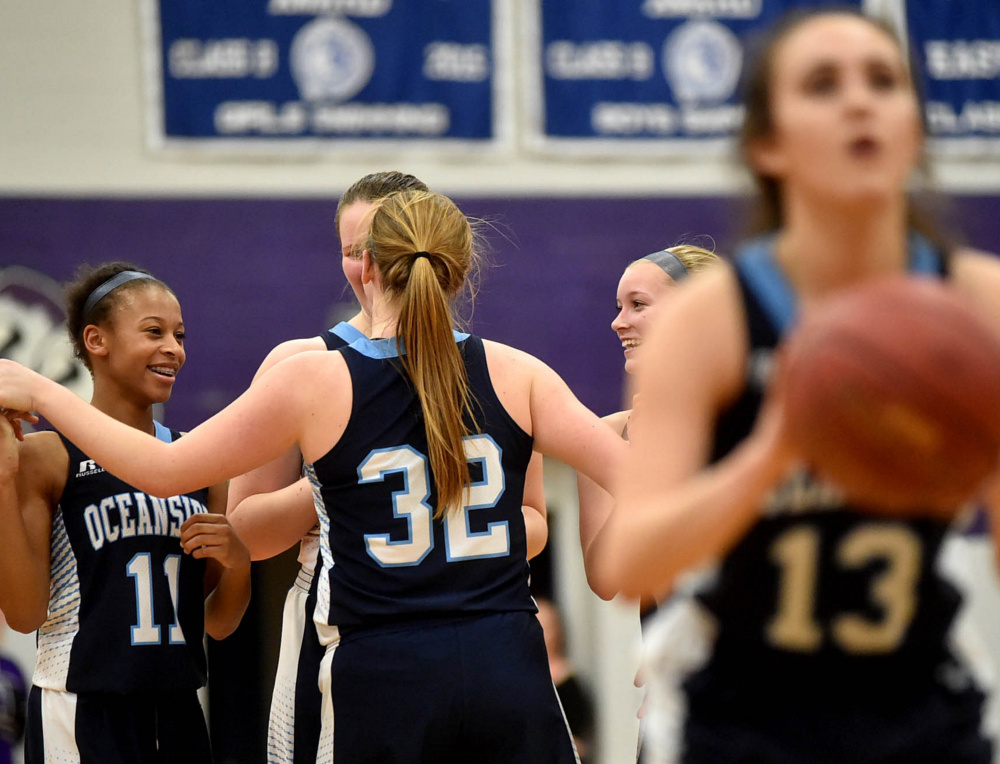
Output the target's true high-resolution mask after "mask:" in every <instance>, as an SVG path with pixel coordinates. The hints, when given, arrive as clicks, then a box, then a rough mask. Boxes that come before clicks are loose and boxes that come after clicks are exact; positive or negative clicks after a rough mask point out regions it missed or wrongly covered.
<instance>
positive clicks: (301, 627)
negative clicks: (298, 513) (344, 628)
mask: <svg viewBox="0 0 1000 764" xmlns="http://www.w3.org/2000/svg"><path fill="white" fill-rule="evenodd" d="M313 581H314V579H313V578H312V577H311V576H310V575H309V574H308V573H307V572H306V571H301V570H300V571H299V575H298V577H297V578H296V580H295V583H294V584H293V585H292V587H291V589H289V590H288V596H287V597H286V598H285V610H284V616H283V617H282V620H281V649H280V651H279V653H278V670H277V673H276V675H275V678H274V693H273V694H272V696H271V713H270V718H269V720H268V728H267V760H268V762H271V763H272V764H278V763H279V762H280V763H282V764H283V763H284V762H293V764H307V763H308V764H314V763H315V761H316V749H317V746H318V745H319V734H320V708H321V705H322V701H323V698H322V695H321V694H320V691H319V667H320V662H321V661H322V660H323V654H324V653H325V652H326V649H325V648H324V647H323V645H321V644H320V643H319V636H318V635H317V634H316V623H315V622H314V621H313V612H314V611H315V610H316V586H315V584H312V582H313Z"/></svg>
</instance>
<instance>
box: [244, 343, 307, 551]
mask: <svg viewBox="0 0 1000 764" xmlns="http://www.w3.org/2000/svg"><path fill="white" fill-rule="evenodd" d="M310 350H326V345H325V344H324V343H323V341H322V340H321V339H319V338H318V337H311V338H308V339H298V340H289V341H288V342H282V343H281V344H280V345H278V346H277V347H275V348H274V349H273V350H272V351H271V352H270V353H268V354H267V357H266V358H265V359H264V361H263V362H262V363H261V365H260V368H259V369H257V373H256V374H254V378H253V381H252V382H251V383H250V384H251V386H253V385H255V384H257V383H258V381H259V380H260V378H261V377H263V376H264V374H266V373H267V372H268V371H269V370H271V369H272V368H274V367H275V366H277V365H278V364H279V363H281V362H282V361H284V360H286V359H288V358H291V357H292V356H294V355H298V354H299V353H305V352H307V351H310ZM301 467H302V454H301V452H300V451H299V448H298V446H292V447H291V448H290V449H288V450H287V451H286V452H285V453H283V454H281V455H280V456H279V457H278V458H277V459H274V460H273V461H270V462H268V463H267V464H264V465H262V466H260V467H257V468H256V469H253V470H250V472H248V473H246V474H244V475H239V476H238V477H235V478H233V479H232V480H231V481H230V482H229V504H228V508H227V512H231V511H232V510H233V509H234V508H235V507H236V506H237V505H238V504H239V503H240V502H242V501H243V500H244V499H246V498H247V497H248V496H253V495H254V494H259V493H270V492H271V491H277V490H279V489H282V488H285V487H287V486H290V485H292V484H293V483H295V482H296V481H297V480H298V479H299V477H300V476H301ZM268 556H270V555H268ZM255 559H259V558H257V557H256V555H255Z"/></svg>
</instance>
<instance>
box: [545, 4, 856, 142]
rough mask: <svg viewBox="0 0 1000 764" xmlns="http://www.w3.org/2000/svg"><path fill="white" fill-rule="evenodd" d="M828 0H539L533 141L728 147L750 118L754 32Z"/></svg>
mask: <svg viewBox="0 0 1000 764" xmlns="http://www.w3.org/2000/svg"><path fill="white" fill-rule="evenodd" d="M820 4H823V3H820V2H814V1H812V0H628V1H626V0H539V3H538V12H537V14H536V15H535V17H534V19H532V20H531V22H530V23H533V24H537V25H538V26H537V28H529V29H528V30H527V31H528V34H529V35H530V39H532V42H533V45H532V46H531V50H529V51H528V55H529V56H531V57H532V58H533V66H534V69H535V72H536V74H537V81H538V83H539V91H538V92H539V93H540V98H539V99H538V101H537V102H536V103H535V104H533V109H532V111H533V113H532V114H531V119H532V121H533V122H534V125H533V128H532V131H533V135H532V136H531V142H532V144H533V145H535V146H536V147H538V148H542V149H553V150H556V151H560V150H568V151H572V152H574V153H581V152H582V153H586V152H588V151H589V150H593V149H596V150H598V151H601V152H604V151H607V150H608V149H610V150H611V151H614V152H617V153H621V152H622V151H623V150H625V151H627V150H628V148H627V147H634V148H637V149H639V150H640V151H644V150H649V149H654V150H663V149H665V148H666V149H669V148H671V147H673V148H677V149H679V150H682V151H687V150H689V149H691V148H692V147H693V146H694V145H696V144H699V143H700V144H702V145H703V146H704V147H706V148H708V147H715V148H722V147H723V146H727V145H729V142H728V139H730V138H732V136H733V135H734V134H735V133H736V132H737V131H738V129H739V126H740V124H741V121H742V117H743V114H742V107H741V106H740V105H739V102H738V97H739V94H738V93H737V89H738V87H737V86H738V84H739V81H740V74H741V72H742V69H743V61H744V46H745V43H746V40H747V36H748V35H749V34H751V33H753V32H754V31H756V30H758V29H761V28H762V27H764V26H766V25H767V24H769V23H770V22H771V21H773V20H774V19H776V18H777V17H778V16H780V15H781V14H782V13H784V12H785V11H786V10H788V9H789V8H792V7H796V6H798V7H802V6H811V5H820ZM853 4H854V5H858V3H857V2H854V3H853ZM531 63H532V62H529V65H531Z"/></svg>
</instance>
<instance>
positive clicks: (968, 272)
mask: <svg viewBox="0 0 1000 764" xmlns="http://www.w3.org/2000/svg"><path fill="white" fill-rule="evenodd" d="M951 267H952V272H953V273H954V276H955V279H956V280H958V281H960V282H964V281H967V280H974V279H975V278H977V277H979V276H985V278H988V279H997V278H1000V257H997V255H995V254H994V253H992V252H985V251H983V250H981V249H972V248H971V247H959V248H958V249H955V250H953V251H952V253H951Z"/></svg>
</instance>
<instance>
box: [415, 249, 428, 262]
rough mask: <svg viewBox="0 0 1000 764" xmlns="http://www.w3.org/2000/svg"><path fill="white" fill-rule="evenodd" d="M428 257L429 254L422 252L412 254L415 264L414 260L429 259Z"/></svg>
mask: <svg viewBox="0 0 1000 764" xmlns="http://www.w3.org/2000/svg"><path fill="white" fill-rule="evenodd" d="M430 256H431V253H430V252H423V251H421V252H414V253H413V260H414V262H415V261H416V260H418V259H419V258H421V257H426V258H430Z"/></svg>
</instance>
